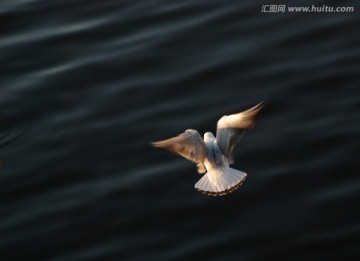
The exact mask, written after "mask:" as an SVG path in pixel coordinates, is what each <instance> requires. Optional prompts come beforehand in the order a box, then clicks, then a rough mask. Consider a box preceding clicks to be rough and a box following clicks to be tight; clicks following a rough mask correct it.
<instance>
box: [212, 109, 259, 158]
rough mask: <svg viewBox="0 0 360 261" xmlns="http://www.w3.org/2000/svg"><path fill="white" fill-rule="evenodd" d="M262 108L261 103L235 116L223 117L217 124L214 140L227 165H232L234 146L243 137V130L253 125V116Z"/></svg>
mask: <svg viewBox="0 0 360 261" xmlns="http://www.w3.org/2000/svg"><path fill="white" fill-rule="evenodd" d="M263 107H264V103H263V102H261V103H259V104H258V105H256V106H254V107H252V108H250V109H248V110H246V111H243V112H239V113H236V114H232V115H225V116H223V117H222V118H221V119H220V120H219V121H218V122H217V129H216V139H217V143H218V145H219V147H220V149H221V151H222V153H224V155H225V156H226V157H227V158H228V161H229V164H232V163H234V159H233V151H234V148H235V145H236V144H237V143H238V142H239V141H240V139H241V138H242V137H243V135H244V133H245V130H246V129H249V128H252V127H253V126H254V125H255V116H256V115H257V113H258V112H259V111H260V110H261V109H262V108H263Z"/></svg>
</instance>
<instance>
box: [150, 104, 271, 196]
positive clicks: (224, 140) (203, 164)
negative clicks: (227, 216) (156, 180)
mask: <svg viewBox="0 0 360 261" xmlns="http://www.w3.org/2000/svg"><path fill="white" fill-rule="evenodd" d="M263 106H264V103H263V102H261V103H259V104H257V105H256V106H254V107H252V108H250V109H248V110H245V111H242V112H239V113H236V114H231V115H224V116H223V117H221V119H220V120H219V121H218V122H217V127H216V137H215V136H214V135H213V134H212V133H211V132H206V133H205V134H204V139H203V138H202V137H201V135H200V134H199V132H198V131H197V130H193V129H188V130H186V131H185V132H184V133H182V134H180V135H178V136H176V137H173V138H170V139H166V140H162V141H156V142H151V145H152V146H154V147H157V148H161V149H165V150H168V151H170V152H172V153H175V154H178V155H181V156H183V157H184V158H186V159H188V160H191V161H192V162H194V163H195V164H196V165H197V171H198V173H200V174H204V175H203V176H202V178H201V179H200V180H199V181H198V182H197V183H196V184H195V189H196V190H198V191H199V192H201V193H203V194H206V195H209V196H223V195H226V194H228V193H230V192H233V191H234V190H235V189H237V188H238V187H239V186H240V185H241V184H242V183H243V182H244V180H245V178H246V176H247V174H246V173H245V172H242V171H239V170H236V169H233V168H230V167H229V165H231V164H233V163H234V158H233V153H234V148H235V145H236V144H237V143H238V142H239V141H240V139H241V138H242V137H243V135H244V133H245V130H246V129H250V128H252V127H253V126H254V125H255V116H256V115H257V114H258V112H259V111H260V110H261V109H262V108H263Z"/></svg>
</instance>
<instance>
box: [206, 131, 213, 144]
mask: <svg viewBox="0 0 360 261" xmlns="http://www.w3.org/2000/svg"><path fill="white" fill-rule="evenodd" d="M213 139H215V137H214V135H213V134H212V133H211V132H205V134H204V141H205V142H206V141H209V140H213Z"/></svg>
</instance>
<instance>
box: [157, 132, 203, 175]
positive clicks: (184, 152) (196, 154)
mask: <svg viewBox="0 0 360 261" xmlns="http://www.w3.org/2000/svg"><path fill="white" fill-rule="evenodd" d="M151 145H152V146H154V147H157V148H161V149H165V150H168V151H170V152H172V153H175V154H178V155H181V156H183V157H184V158H186V159H188V160H191V161H193V162H195V163H196V164H197V167H198V172H199V173H205V172H206V168H205V165H204V160H205V157H206V145H205V142H204V140H203V138H202V137H201V136H200V134H199V132H198V131H197V130H191V129H189V130H186V131H185V132H184V133H182V134H180V135H178V136H176V137H173V138H170V139H167V140H162V141H156V142H151Z"/></svg>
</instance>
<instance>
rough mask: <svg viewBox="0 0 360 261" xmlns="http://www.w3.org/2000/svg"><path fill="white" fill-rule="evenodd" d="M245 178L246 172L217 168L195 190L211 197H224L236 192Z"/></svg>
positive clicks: (205, 176) (196, 185) (199, 182)
mask: <svg viewBox="0 0 360 261" xmlns="http://www.w3.org/2000/svg"><path fill="white" fill-rule="evenodd" d="M245 178H246V173H245V172H242V171H239V170H236V169H232V168H217V169H214V170H211V171H208V172H207V173H206V174H205V175H204V176H203V177H202V178H201V179H200V180H199V181H198V182H197V183H196V184H195V189H196V190H198V191H199V192H201V193H203V194H206V195H209V196H223V195H226V194H228V193H231V192H233V191H234V190H236V189H237V188H238V187H239V186H240V185H241V184H242V183H243V182H244V180H245Z"/></svg>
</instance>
